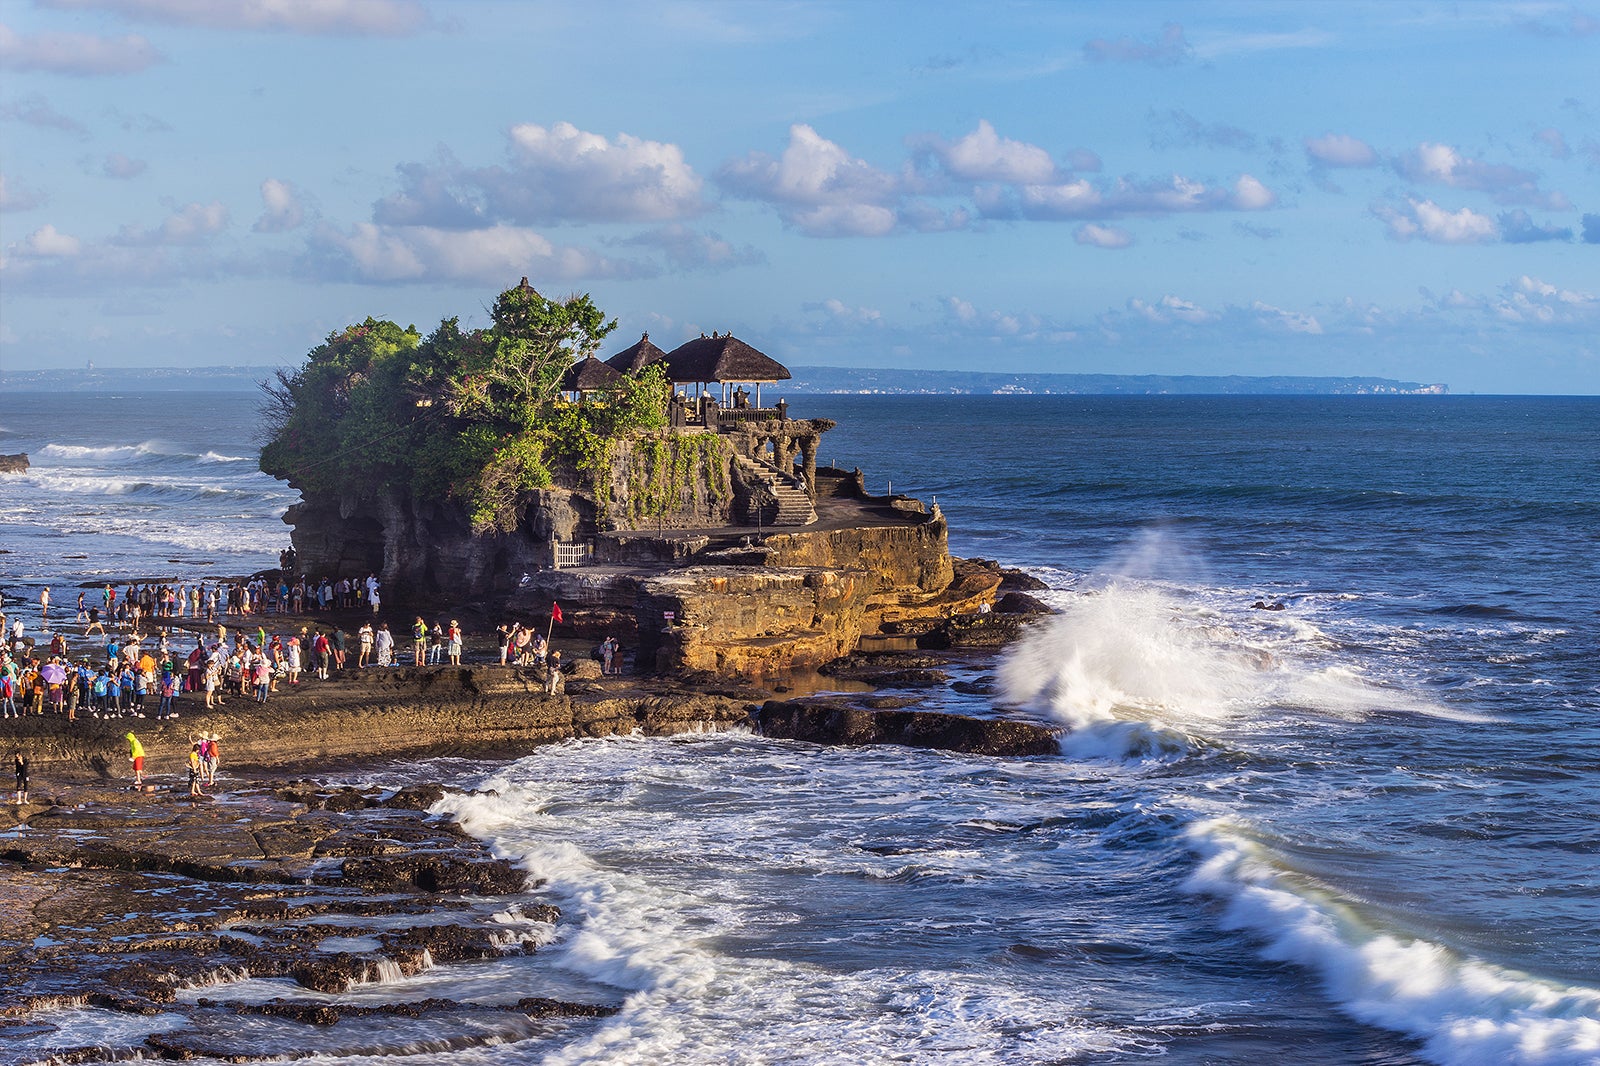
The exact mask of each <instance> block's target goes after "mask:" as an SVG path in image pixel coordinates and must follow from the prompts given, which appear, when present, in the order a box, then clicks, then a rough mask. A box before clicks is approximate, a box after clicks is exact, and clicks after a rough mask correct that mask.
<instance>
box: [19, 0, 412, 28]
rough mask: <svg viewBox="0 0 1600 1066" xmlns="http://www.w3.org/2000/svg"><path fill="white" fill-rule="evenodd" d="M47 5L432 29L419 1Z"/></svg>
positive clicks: (185, 20)
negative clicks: (428, 26) (427, 27)
mask: <svg viewBox="0 0 1600 1066" xmlns="http://www.w3.org/2000/svg"><path fill="white" fill-rule="evenodd" d="M43 6H46V7H55V8H64V9H71V10H98V11H111V12H115V13H116V14H118V15H121V16H123V17H125V18H129V19H135V20H141V21H146V22H159V23H165V24H168V25H175V26H199V27H202V28H205V29H213V30H270V31H277V32H282V33H298V34H317V35H331V34H344V35H352V36H365V35H372V36H381V37H397V36H403V35H406V34H410V33H414V32H416V31H417V30H419V29H422V28H424V27H426V26H427V25H428V22H429V19H428V13H427V10H426V9H425V8H423V6H422V5H421V4H420V3H417V2H416V0H223V2H221V3H219V2H217V0H43Z"/></svg>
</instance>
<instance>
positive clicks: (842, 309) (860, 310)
mask: <svg viewBox="0 0 1600 1066" xmlns="http://www.w3.org/2000/svg"><path fill="white" fill-rule="evenodd" d="M800 309H801V310H802V311H806V312H808V313H812V314H821V315H822V316H823V317H825V318H826V319H827V320H828V322H830V323H832V324H835V325H841V326H855V327H867V328H874V329H876V328H879V327H882V326H883V312H882V311H879V310H878V309H877V308H873V307H853V306H851V305H850V304H847V303H845V302H844V301H843V300H840V299H837V298H830V299H827V300H823V301H821V302H820V303H807V304H801V305H800Z"/></svg>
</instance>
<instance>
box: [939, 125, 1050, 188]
mask: <svg viewBox="0 0 1600 1066" xmlns="http://www.w3.org/2000/svg"><path fill="white" fill-rule="evenodd" d="M924 144H925V147H926V149H927V150H928V151H929V152H931V153H932V154H933V156H934V157H935V158H937V159H938V160H939V163H940V165H941V166H943V167H944V170H945V172H946V173H948V174H949V175H950V176H951V177H953V178H957V179H960V180H962V181H998V182H1006V183H1011V184H1030V183H1034V184H1036V183H1040V182H1047V181H1050V180H1052V179H1053V178H1054V177H1055V174H1056V164H1055V160H1053V159H1051V158H1050V153H1049V152H1047V151H1045V150H1044V149H1043V148H1040V147H1039V146H1038V145H1035V144H1029V143H1027V142H1026V141H1014V140H1012V139H1010V138H1009V137H1002V136H1000V135H999V134H998V133H996V132H995V128H994V126H992V125H990V123H989V121H988V119H980V120H979V121H978V128H977V129H975V130H973V131H972V132H971V133H969V134H967V135H966V136H965V137H962V138H960V139H958V140H955V141H944V140H942V139H938V138H930V139H928V140H927V141H925V142H924Z"/></svg>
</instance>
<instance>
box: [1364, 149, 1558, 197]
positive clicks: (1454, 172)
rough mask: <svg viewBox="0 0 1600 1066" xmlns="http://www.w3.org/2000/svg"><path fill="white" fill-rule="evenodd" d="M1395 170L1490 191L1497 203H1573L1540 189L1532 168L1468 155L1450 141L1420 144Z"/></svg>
mask: <svg viewBox="0 0 1600 1066" xmlns="http://www.w3.org/2000/svg"><path fill="white" fill-rule="evenodd" d="M1395 171H1396V172H1397V173H1398V174H1400V176H1402V177H1404V178H1406V179H1408V180H1410V181H1413V182H1416V183H1418V184H1425V185H1445V186H1448V187H1450V188H1452V189H1467V190H1472V191H1475V192H1484V193H1488V194H1489V196H1490V198H1491V199H1493V200H1494V201H1495V202H1496V203H1502V204H1533V205H1535V206H1539V207H1546V208H1550V209H1552V210H1561V209H1564V208H1566V207H1569V206H1570V205H1569V204H1568V203H1567V200H1566V197H1564V196H1562V195H1561V194H1560V193H1546V192H1543V191H1542V190H1540V188H1539V177H1538V175H1537V174H1534V173H1533V172H1532V171H1529V170H1521V169H1519V168H1517V167H1512V166H1506V165H1504V164H1495V163H1485V162H1483V161H1481V160H1477V159H1469V158H1467V157H1466V156H1463V155H1462V154H1461V153H1460V152H1459V151H1457V150H1456V149H1455V148H1453V147H1452V146H1450V145H1448V144H1440V143H1437V142H1424V143H1422V144H1419V145H1418V146H1417V147H1416V148H1414V149H1413V150H1411V151H1409V152H1406V153H1405V154H1403V155H1401V156H1400V157H1399V158H1397V159H1396V160H1395Z"/></svg>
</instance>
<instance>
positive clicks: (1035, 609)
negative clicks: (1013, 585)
mask: <svg viewBox="0 0 1600 1066" xmlns="http://www.w3.org/2000/svg"><path fill="white" fill-rule="evenodd" d="M994 609H995V610H996V611H997V612H999V613H1000V614H1028V615H1040V614H1050V613H1052V612H1051V608H1050V605H1049V604H1047V603H1045V602H1044V601H1043V600H1041V599H1039V598H1038V597H1036V596H1030V595H1028V594H1027V593H1026V592H1008V593H1006V594H1005V595H1004V596H1001V597H1000V599H999V600H998V601H996V603H995V605H994Z"/></svg>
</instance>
